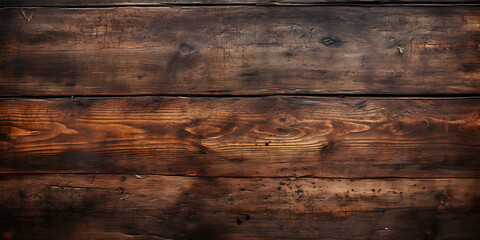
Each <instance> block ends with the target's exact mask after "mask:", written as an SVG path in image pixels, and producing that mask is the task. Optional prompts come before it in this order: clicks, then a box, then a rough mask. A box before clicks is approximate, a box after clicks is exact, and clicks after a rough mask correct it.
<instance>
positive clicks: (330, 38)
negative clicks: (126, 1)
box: [0, 6, 480, 96]
mask: <svg viewBox="0 0 480 240" xmlns="http://www.w3.org/2000/svg"><path fill="white" fill-rule="evenodd" d="M479 24H480V8H479V7H449V8H438V7H421V8H405V7H388V8H363V7H339V6H336V7H279V8H276V7H202V8H188V7H183V8H180V7H161V8H150V7H145V8H100V9H95V8H94V9H85V8H80V9H64V8H34V9H20V8H13V9H10V8H5V9H1V10H0V96H69V95H111V94H114V95H130V94H245V95H247V94H248V95H254V94H275V93H292V94H302V93H303V94H305V93H309V94H329V93H335V94H347V93H349V94H355V93H362V94H479V93H480V67H479V66H480V50H479V44H480V32H479V28H478V26H479Z"/></svg>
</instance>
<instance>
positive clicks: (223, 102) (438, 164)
mask: <svg viewBox="0 0 480 240" xmlns="http://www.w3.org/2000/svg"><path fill="white" fill-rule="evenodd" d="M0 106H1V107H0V134H1V140H0V141H1V142H0V144H1V145H0V147H1V151H2V154H1V155H0V171H1V172H53V173H55V172H84V173H91V172H101V173H114V172H115V173H124V172H129V173H160V174H169V175H171V174H182V175H183V174H191V175H201V176H306V175H311V176H318V177H478V176H479V175H478V174H479V170H480V134H479V133H480V118H479V116H480V99H478V98H443V99H442V98H439V99H427V98H417V99H412V98H390V99H388V98H387V99H379V98H333V97H332V98H319V97H285V96H284V97H280V96H277V97H253V98H231V97H230V98H182V97H128V98H76V99H75V98H74V99H70V98H68V99H51V100H20V99H17V100H1V101H0Z"/></svg>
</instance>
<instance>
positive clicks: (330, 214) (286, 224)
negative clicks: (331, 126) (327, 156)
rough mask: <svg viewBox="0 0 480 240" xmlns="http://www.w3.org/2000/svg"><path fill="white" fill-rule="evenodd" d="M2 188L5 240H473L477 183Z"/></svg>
mask: <svg viewBox="0 0 480 240" xmlns="http://www.w3.org/2000/svg"><path fill="white" fill-rule="evenodd" d="M0 181H1V184H0V191H1V192H2V194H1V195H0V211H1V213H2V214H0V219H1V222H0V223H1V226H0V227H1V228H0V229H3V230H2V231H0V233H3V236H4V239H113V238H114V239H312V238H317V239H474V238H475V236H477V235H478V234H479V233H480V232H479V229H480V228H479V227H480V214H479V211H478V209H479V206H480V205H479V201H478V199H480V179H466V178H464V179H363V180H358V179H356V180H353V179H352V180H350V179H315V178H301V179H294V178H292V179H289V178H278V179H271V178H263V179H262V178H196V177H178V176H153V175H142V176H135V175H78V174H75V175H62V174H60V175H57V174H55V175H53V174H52V175H4V176H3V177H2V179H1V180H0ZM5 236H6V237H5Z"/></svg>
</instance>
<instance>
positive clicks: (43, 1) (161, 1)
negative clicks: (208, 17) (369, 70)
mask: <svg viewBox="0 0 480 240" xmlns="http://www.w3.org/2000/svg"><path fill="white" fill-rule="evenodd" d="M419 2H420V3H429V4H447V3H479V1H478V0H421V1H418V0H81V1H79V0H2V1H0V7H32V6H33V7H41V6H44V7H48V6H72V7H75V6H145V5H147V6H153V5H158V6H162V5H169V4H184V5H196V6H198V5H215V4H225V5H228V4H236V5H237V4H238V5H252V4H256V5H289V4H292V5H297V4H309V5H311V4H335V3H339V4H342V3H355V4H361V3H378V4H382V3H419Z"/></svg>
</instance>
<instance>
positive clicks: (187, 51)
mask: <svg viewBox="0 0 480 240" xmlns="http://www.w3.org/2000/svg"><path fill="white" fill-rule="evenodd" d="M178 52H179V53H180V55H181V56H187V55H192V54H195V53H197V51H196V50H195V48H194V47H193V46H192V45H189V44H186V43H182V44H180V46H179V47H178Z"/></svg>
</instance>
